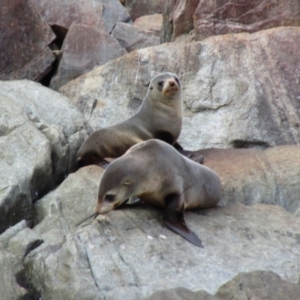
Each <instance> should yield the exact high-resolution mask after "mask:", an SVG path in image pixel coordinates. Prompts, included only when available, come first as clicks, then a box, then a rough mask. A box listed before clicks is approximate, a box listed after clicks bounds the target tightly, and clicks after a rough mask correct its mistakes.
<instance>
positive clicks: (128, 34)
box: [111, 22, 160, 52]
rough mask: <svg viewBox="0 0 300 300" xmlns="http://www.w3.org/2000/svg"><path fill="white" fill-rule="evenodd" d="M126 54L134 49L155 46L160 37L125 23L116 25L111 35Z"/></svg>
mask: <svg viewBox="0 0 300 300" xmlns="http://www.w3.org/2000/svg"><path fill="white" fill-rule="evenodd" d="M111 35H112V36H113V37H114V38H115V39H116V40H117V41H118V42H119V43H120V45H121V46H122V47H124V48H125V49H126V50H127V51H128V52H131V51H133V50H136V49H141V48H146V47H151V46H157V45H159V44H160V37H159V35H157V34H156V33H154V32H153V31H150V30H143V29H140V28H138V27H136V26H132V25H130V24H126V23H121V22H119V23H117V24H116V26H115V28H114V30H113V31H112V34H111Z"/></svg>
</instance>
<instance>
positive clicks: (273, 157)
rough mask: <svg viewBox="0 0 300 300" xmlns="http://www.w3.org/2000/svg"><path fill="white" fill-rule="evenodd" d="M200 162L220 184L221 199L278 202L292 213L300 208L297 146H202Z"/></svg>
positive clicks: (248, 203)
mask: <svg viewBox="0 0 300 300" xmlns="http://www.w3.org/2000/svg"><path fill="white" fill-rule="evenodd" d="M196 153H197V154H198V155H199V154H202V155H204V165H206V166H208V167H210V168H212V169H213V170H215V171H216V172H217V173H218V174H219V176H220V178H221V181H222V183H223V187H224V191H223V202H224V203H229V202H235V201H239V202H242V203H244V204H246V205H250V204H255V203H266V204H273V205H280V206H282V207H283V208H285V209H286V210H287V211H289V212H291V213H293V214H296V213H297V211H298V210H299V209H300V202H299V200H298V195H299V194H300V185H299V182H300V173H299V170H300V145H286V146H278V147H273V148H269V149H265V150H262V149H253V148H252V149H206V150H200V151H197V152H196Z"/></svg>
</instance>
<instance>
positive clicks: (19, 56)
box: [0, 0, 55, 81]
mask: <svg viewBox="0 0 300 300" xmlns="http://www.w3.org/2000/svg"><path fill="white" fill-rule="evenodd" d="M0 16H1V18H0V41H1V42H0V80H3V79H5V80H7V79H24V78H26V79H31V80H35V81H40V80H42V79H43V77H45V76H46V75H47V74H48V73H49V72H50V70H51V68H52V63H53V62H54V59H55V58H54V56H53V54H52V51H51V50H50V49H49V48H48V45H49V44H50V43H51V42H52V41H53V40H54V38H55V35H54V34H53V32H52V30H51V28H50V27H49V26H48V25H47V23H45V22H43V21H42V20H41V18H40V16H39V14H38V13H37V11H36V10H35V8H34V6H33V5H31V3H30V1H29V0H3V1H1V5H0Z"/></svg>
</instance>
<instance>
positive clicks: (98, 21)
mask: <svg viewBox="0 0 300 300" xmlns="http://www.w3.org/2000/svg"><path fill="white" fill-rule="evenodd" d="M30 1H32V3H34V5H35V7H36V8H37V10H38V11H39V13H40V15H41V16H42V17H43V18H44V19H45V21H46V22H47V23H48V24H49V25H51V26H52V27H53V28H54V29H55V30H56V32H57V33H61V34H63V33H64V34H65V33H66V31H67V30H68V29H69V28H70V26H71V24H72V23H76V24H85V25H89V26H93V27H96V28H98V29H102V28H103V23H104V24H105V26H106V30H107V32H111V30H112V28H113V27H114V25H115V24H116V22H130V16H129V14H128V12H127V11H126V9H125V8H124V7H123V6H122V5H121V4H120V2H119V1H118V0H92V1H87V0H83V1H78V0H63V1H61V0H52V1H48V0H30Z"/></svg>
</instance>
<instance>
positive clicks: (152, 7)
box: [124, 0, 166, 21]
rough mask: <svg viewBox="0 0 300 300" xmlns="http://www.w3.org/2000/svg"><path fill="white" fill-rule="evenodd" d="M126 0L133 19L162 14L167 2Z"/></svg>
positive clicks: (159, 0) (158, 0)
mask: <svg viewBox="0 0 300 300" xmlns="http://www.w3.org/2000/svg"><path fill="white" fill-rule="evenodd" d="M124 2H125V3H124V6H125V7H126V8H127V10H128V12H129V14H130V16H131V18H132V20H133V21H134V20H136V19H137V18H139V17H142V16H145V15H152V14H162V13H163V11H164V7H165V4H166V1H165V0H151V1H147V3H145V1H144V0H125V1H124Z"/></svg>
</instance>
